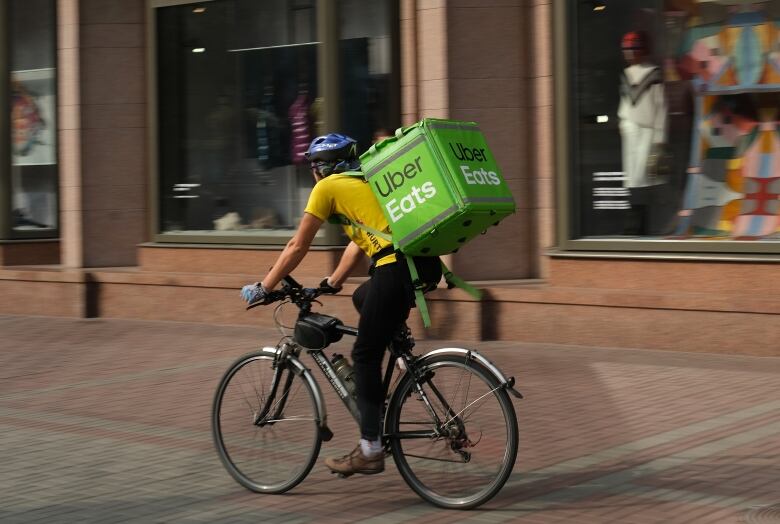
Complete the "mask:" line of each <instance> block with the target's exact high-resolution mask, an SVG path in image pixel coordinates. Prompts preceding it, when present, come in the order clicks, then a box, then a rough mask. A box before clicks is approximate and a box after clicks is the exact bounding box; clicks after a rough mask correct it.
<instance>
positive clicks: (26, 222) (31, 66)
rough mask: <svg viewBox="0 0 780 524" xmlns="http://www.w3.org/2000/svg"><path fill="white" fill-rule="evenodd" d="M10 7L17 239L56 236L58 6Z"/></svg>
mask: <svg viewBox="0 0 780 524" xmlns="http://www.w3.org/2000/svg"><path fill="white" fill-rule="evenodd" d="M7 7H8V22H7V23H8V28H9V44H10V53H9V65H10V75H9V77H10V89H9V92H10V97H11V101H10V102H11V107H10V123H11V133H10V137H11V184H10V188H11V221H10V222H11V228H12V230H13V231H14V232H15V236H24V235H25V233H23V232H37V235H35V236H53V235H55V234H56V229H57V224H58V220H57V209H58V206H57V173H58V172H57V102H56V96H57V94H56V93H57V79H56V27H57V19H56V5H55V2H54V0H11V1H10V2H9V3H8V4H7ZM28 235H29V233H28Z"/></svg>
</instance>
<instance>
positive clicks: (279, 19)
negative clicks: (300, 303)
mask: <svg viewBox="0 0 780 524" xmlns="http://www.w3.org/2000/svg"><path fill="white" fill-rule="evenodd" d="M315 6H316V2H314V1H313V0H311V1H306V2H304V1H296V2H291V1H287V0H269V1H263V2H258V1H256V0H222V1H216V2H208V3H204V4H192V5H184V6H172V7H164V8H160V9H157V10H156V17H157V79H158V93H159V96H158V117H159V127H158V129H159V181H160V209H161V213H160V224H159V227H160V231H161V232H163V233H169V234H174V235H175V234H178V233H185V234H193V233H195V234H199V233H209V232H213V231H218V232H220V233H221V234H230V235H253V234H257V233H258V232H262V233H263V235H264V236H266V237H267V236H269V235H271V236H273V235H278V236H279V237H280V238H284V237H289V235H290V234H291V231H292V229H294V227H295V226H296V225H297V221H298V219H299V218H300V216H301V214H302V211H303V207H304V205H305V203H306V199H307V197H308V193H309V191H310V188H311V187H312V184H313V180H312V177H311V174H310V170H309V168H308V165H307V163H306V162H305V159H304V158H303V153H304V152H305V150H306V147H307V146H308V144H309V142H310V140H311V138H312V132H313V128H314V122H315V121H316V120H317V118H318V116H317V104H315V100H316V97H317V92H318V91H317V87H318V86H317V47H318V42H317V35H316V8H315Z"/></svg>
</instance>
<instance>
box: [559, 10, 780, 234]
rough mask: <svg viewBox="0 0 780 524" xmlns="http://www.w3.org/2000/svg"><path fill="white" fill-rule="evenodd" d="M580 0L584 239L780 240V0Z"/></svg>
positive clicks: (579, 187)
mask: <svg viewBox="0 0 780 524" xmlns="http://www.w3.org/2000/svg"><path fill="white" fill-rule="evenodd" d="M570 5H572V6H574V7H573V8H572V9H571V10H570V19H569V20H570V27H571V28H572V31H571V33H572V34H573V35H574V37H573V38H571V39H570V48H569V54H570V56H571V57H572V65H573V67H572V68H571V71H570V74H571V82H570V89H571V92H572V96H571V97H570V100H571V101H572V104H571V107H572V112H571V115H570V116H571V119H572V123H573V125H572V129H571V132H572V143H573V145H574V151H573V155H572V164H573V165H572V170H571V171H572V173H573V179H572V184H571V185H572V188H573V191H572V195H573V197H572V202H571V205H572V209H571V213H570V216H571V222H570V224H569V226H570V231H571V232H572V235H571V236H572V238H574V239H578V238H589V239H593V238H623V239H639V240H646V239H662V240H699V239H702V240H724V241H728V240H752V241H756V240H758V241H778V240H780V30H778V28H780V0H769V1H764V2H737V1H733V2H729V1H719V2H699V1H696V0H665V1H662V0H619V1H618V0H613V1H609V0H604V1H595V0H587V1H586V0H578V1H574V2H571V4H570Z"/></svg>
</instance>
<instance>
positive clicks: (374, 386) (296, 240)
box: [241, 133, 441, 476]
mask: <svg viewBox="0 0 780 524" xmlns="http://www.w3.org/2000/svg"><path fill="white" fill-rule="evenodd" d="M305 157H306V159H307V160H308V161H309V162H310V163H311V170H312V174H313V176H314V180H315V185H314V188H313V189H312V192H311V195H310V196H309V201H308V203H307V205H306V208H305V209H304V213H303V218H302V219H301V223H300V225H299V227H298V230H297V231H296V232H295V235H294V236H293V238H292V240H290V242H288V243H287V246H286V247H285V248H284V250H283V251H282V253H281V254H280V255H279V258H278V259H277V261H276V263H275V264H274V266H273V267H272V268H271V270H270V271H269V272H268V274H267V275H266V276H265V278H263V280H262V281H261V282H259V283H255V284H248V285H246V286H244V287H243V288H242V290H241V296H242V298H243V299H244V300H245V301H246V302H248V303H249V304H250V305H254V304H264V303H267V301H268V294H269V293H270V292H271V291H272V290H273V289H274V288H275V287H276V285H277V284H278V283H279V281H280V280H281V279H282V278H283V277H285V276H286V275H288V274H289V273H291V272H292V271H293V270H294V269H295V268H296V267H297V266H298V264H299V263H300V262H301V260H302V259H303V258H304V256H305V255H306V252H307V251H308V250H309V247H310V245H311V242H312V239H313V238H314V235H315V234H316V233H317V230H319V228H320V226H321V225H322V223H323V222H325V221H326V220H328V218H330V217H331V216H332V215H344V216H346V217H347V218H349V219H351V220H352V221H353V222H355V223H359V224H364V225H366V226H368V227H370V228H372V229H374V230H378V231H385V232H389V230H390V229H389V226H388V223H387V220H386V219H385V217H384V215H383V214H382V209H381V208H380V207H379V203H378V202H377V200H376V198H375V197H374V195H373V193H372V192H371V188H370V187H369V186H368V183H366V181H365V180H364V179H363V178H362V177H360V176H354V173H353V174H352V175H350V174H346V173H348V172H355V171H359V169H360V161H359V159H358V157H357V142H355V140H353V139H352V138H350V137H348V136H346V135H342V134H338V133H330V134H327V135H324V136H320V137H317V138H315V139H314V140H313V141H312V142H311V145H310V146H309V149H308V151H307V152H306V154H305ZM344 231H345V233H346V234H347V236H348V237H349V238H350V240H351V242H350V243H349V245H347V247H346V249H345V250H344V254H343V255H342V257H341V260H340V261H339V263H338V265H337V267H336V269H335V270H334V271H333V273H332V274H331V275H330V276H327V277H325V278H324V279H323V280H322V282H321V283H320V287H321V288H323V289H324V290H326V292H329V293H338V292H339V291H340V290H341V288H342V284H343V283H344V281H345V280H346V278H347V277H348V276H349V274H350V273H351V272H352V270H353V269H354V268H355V267H356V266H357V265H358V264H359V263H360V261H361V259H363V257H364V256H365V255H368V256H369V257H370V258H371V262H372V263H371V269H370V270H369V274H370V275H371V278H370V279H369V280H368V281H366V282H364V283H363V284H361V285H360V286H359V287H358V288H357V289H356V290H355V293H354V294H353V296H352V301H353V304H354V305H355V308H356V309H357V310H358V312H359V313H360V321H359V324H358V336H357V338H356V340H355V345H354V347H353V350H352V360H353V363H354V371H355V384H356V396H357V405H358V410H359V411H360V442H359V444H358V445H357V446H356V447H355V449H354V450H353V451H352V452H351V453H349V454H348V455H345V456H343V457H340V458H328V459H326V460H325V464H326V465H327V466H328V467H329V468H330V469H331V471H333V472H335V473H341V474H343V475H346V476H348V475H352V474H353V473H363V474H375V473H381V472H382V471H384V451H383V449H382V442H381V435H382V404H383V402H384V399H383V397H382V360H383V357H384V352H385V348H386V347H387V346H388V344H389V343H390V341H391V339H392V337H393V334H394V332H395V331H396V330H397V329H398V327H399V326H400V325H401V323H402V322H404V320H406V318H407V317H408V315H409V310H410V309H411V307H413V306H414V288H413V285H412V282H411V277H410V276H409V268H408V266H407V263H406V262H405V261H404V260H403V258H402V257H403V255H402V254H401V253H398V252H396V251H395V250H394V248H393V245H392V243H391V242H389V241H387V240H383V239H381V238H378V237H377V236H375V235H373V234H371V233H369V232H367V231H365V230H363V229H360V228H357V227H352V226H344ZM364 254H365V255H364ZM415 264H416V267H417V270H418V273H419V277H420V280H422V281H423V282H426V283H430V284H431V285H433V286H435V284H436V283H438V282H439V280H440V279H441V264H440V261H439V259H438V257H425V258H420V259H417V258H416V259H415Z"/></svg>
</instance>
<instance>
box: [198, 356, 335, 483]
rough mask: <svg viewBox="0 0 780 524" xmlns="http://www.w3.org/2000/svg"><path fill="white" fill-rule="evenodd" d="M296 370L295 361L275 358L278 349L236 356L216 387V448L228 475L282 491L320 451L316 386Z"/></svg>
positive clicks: (306, 470)
mask: <svg viewBox="0 0 780 524" xmlns="http://www.w3.org/2000/svg"><path fill="white" fill-rule="evenodd" d="M295 371H296V370H295V368H294V364H293V363H292V362H290V361H283V362H279V363H277V362H276V355H275V354H274V353H271V352H269V351H260V352H257V353H251V354H249V355H245V356H243V357H241V358H239V359H238V360H237V361H235V362H234V363H233V364H232V365H231V366H230V368H228V370H227V371H226V372H225V375H224V376H223V377H222V380H221V381H220V383H219V386H218V387H217V392H216V394H215V396H214V406H213V409H212V433H213V437H214V443H215V445H216V447H217V453H218V454H219V458H220V459H221V460H222V463H223V464H224V466H225V468H226V469H227V470H228V472H229V473H230V475H231V476H232V477H233V478H234V479H235V480H236V481H238V483H239V484H241V485H242V486H244V487H245V488H247V489H250V490H252V491H256V492H260V493H284V492H285V491H287V490H289V489H291V488H293V487H295V486H296V485H297V484H298V483H299V482H300V481H301V480H303V479H304V477H306V475H307V474H308V473H309V471H310V470H311V468H312V466H313V465H314V462H315V461H316V460H317V456H318V455H319V452H320V445H321V444H322V439H321V437H320V432H319V412H318V410H317V403H316V400H315V396H314V391H313V389H312V387H311V385H310V384H309V383H308V382H307V380H306V378H305V377H304V376H303V375H300V374H297V373H296V372H295ZM276 375H278V376H277V381H276V387H275V388H274V377H275V376H276Z"/></svg>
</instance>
